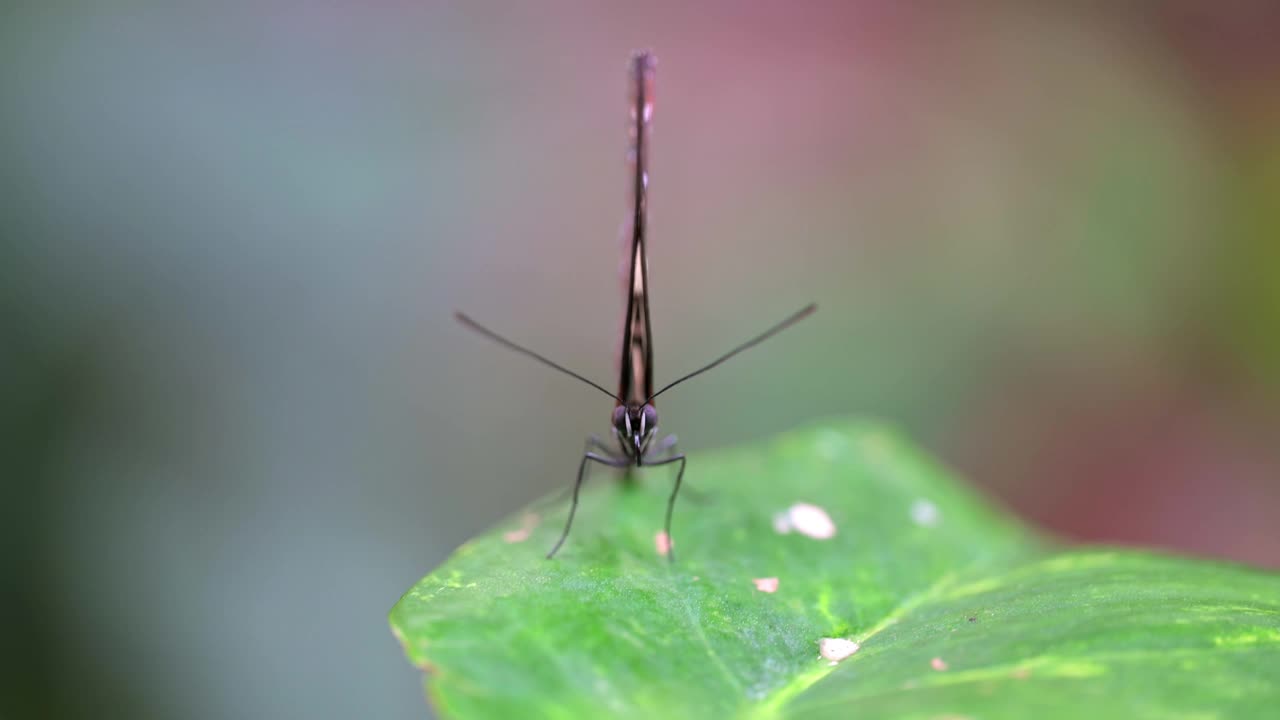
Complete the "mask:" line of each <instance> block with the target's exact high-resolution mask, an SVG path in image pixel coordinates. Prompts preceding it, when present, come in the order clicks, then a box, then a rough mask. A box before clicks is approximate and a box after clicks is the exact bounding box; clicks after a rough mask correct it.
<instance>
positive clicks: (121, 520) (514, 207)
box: [0, 0, 1280, 718]
mask: <svg viewBox="0 0 1280 720" xmlns="http://www.w3.org/2000/svg"><path fill="white" fill-rule="evenodd" d="M1116 5H1117V6H1119V5H1122V6H1123V9H1120V8H1116V9H1105V8H1104V7H1103V5H1102V4H1099V5H1098V6H1097V7H1095V8H1094V9H1092V10H1084V9H1082V8H1083V7H1084V5H1083V4H1076V5H1074V7H1073V9H1067V8H1066V7H1065V6H1059V5H1058V4H1053V3H1026V2H1007V3H1003V2H992V3H971V4H968V5H967V6H966V7H964V8H963V9H962V8H960V7H959V5H955V6H954V7H952V9H940V8H941V7H942V5H941V4H938V6H936V7H935V9H933V10H922V9H915V10H909V9H906V8H905V7H902V6H901V4H899V3H894V2H889V1H888V0H885V1H884V2H862V3H835V4H830V5H818V4H803V5H801V6H797V4H789V3H767V4H760V5H757V4H750V5H749V4H745V3H719V4H698V5H697V7H691V6H690V4H686V3H678V2H669V3H668V2H646V3H631V4H616V5H612V6H608V7H606V6H604V5H602V4H595V3H582V4H554V5H553V4H546V3H537V4H534V3H529V4H521V5H520V6H518V7H516V6H514V4H512V5H498V4H477V3H469V2H468V3H463V2H458V3H440V2H430V1H428V2H417V3H374V4H358V3H300V2H266V3H231V2H228V3H205V4H191V5H186V4H179V5H175V6H169V5H166V4H161V3H154V2H123V1H122V2H110V3H73V2H45V3H31V4H22V3H18V4H15V3H6V4H5V5H4V8H3V10H0V90H2V94H0V97H2V98H3V114H2V115H0V162H2V165H0V223H2V224H0V232H2V233H3V234H2V235H0V392H2V393H3V395H2V397H0V423H3V425H2V429H0V438H2V441H3V456H2V457H0V474H2V479H3V481H2V482H0V492H2V493H3V496H2V500H3V507H4V511H5V513H4V522H3V529H2V530H0V532H3V537H2V538H0V539H2V540H3V544H2V545H0V548H2V550H0V562H2V563H3V565H2V566H0V578H2V580H0V582H2V583H3V585H4V596H3V600H4V603H5V607H4V609H3V613H4V618H5V623H4V630H3V638H0V646H2V647H3V657H4V663H5V667H3V668H0V678H2V679H0V683H2V684H3V685H2V686H0V698H3V700H2V701H0V702H3V703H4V704H5V705H6V706H7V707H6V706H0V716H3V717H6V718H10V717H12V718H25V717H69V718H73V717H128V718H171V717H181V718H247V717H313V718H349V717H420V716H422V715H423V713H424V712H425V711H424V709H423V703H422V699H421V692H420V684H419V683H420V679H419V673H418V671H417V670H415V669H413V668H411V667H410V666H409V665H408V664H407V663H406V662H404V660H403V658H402V657H401V655H400V651H399V649H398V648H397V646H396V643H395V642H394V640H393V639H392V637H391V635H390V633H389V632H388V631H387V626H386V620H385V613H386V611H387V610H388V609H389V608H390V606H391V605H392V603H394V602H395V600H396V598H397V597H398V596H399V595H400V593H401V592H402V591H404V590H405V589H406V588H408V587H409V585H410V584H411V583H412V582H413V581H414V580H416V579H417V578H418V577H420V576H421V575H423V574H424V573H425V572H426V571H428V570H429V569H430V568H431V567H433V566H434V565H435V564H437V563H438V562H440V561H441V560H442V559H443V558H444V557H445V556H446V555H447V553H448V552H449V551H450V549H451V548H453V547H455V546H456V545H458V544H459V543H460V542H462V541H463V540H465V539H466V538H467V537H469V536H470V535H472V534H474V533H477V532H479V531H481V530H482V529H484V528H486V527H488V526H489V525H491V524H493V523H494V522H495V521H497V520H498V519H500V518H501V517H503V516H504V515H506V514H508V513H510V512H512V511H513V510H515V509H516V508H518V507H520V506H521V505H522V504H523V503H525V502H526V501H529V500H531V499H533V498H535V497H537V496H539V495H542V494H544V493H547V492H549V491H552V490H554V489H556V488H560V487H563V486H564V485H566V484H567V483H568V482H570V480H571V475H572V472H573V471H574V469H575V468H576V463H577V459H578V453H579V451H580V449H581V441H582V437H583V436H584V435H585V434H587V433H589V432H595V431H603V430H604V429H605V428H606V422H607V418H608V413H609V410H610V407H609V402H608V401H607V400H603V399H602V398H601V397H599V396H598V394H597V393H595V392H594V391H591V390H589V389H586V388H583V387H580V386H578V385H577V384H575V383H574V382H573V381H572V380H568V379H565V378H563V377H560V376H557V375H555V374H554V373H551V372H549V371H547V370H546V369H544V368H541V367H538V366H536V365H535V364H533V363H530V362H527V361H524V360H521V359H520V358H518V357H515V356H513V355H511V354H509V353H506V352H504V351H502V350H501V349H499V348H497V347H495V346H493V345H491V344H488V343H486V342H484V341H483V340H481V339H479V338H477V337H474V336H472V335H470V334H468V333H467V332H465V331H464V330H462V329H461V328H459V327H457V326H456V325H455V324H454V323H453V321H452V319H451V317H450V316H451V312H452V311H453V309H454V308H455V307H460V308H465V309H466V310H468V311H469V312H471V313H472V314H473V315H474V316H476V317H477V318H478V319H480V320H482V321H483V322H486V323H488V324H490V325H492V326H493V327H495V328H498V329H501V330H503V331H506V332H508V333H510V334H511V335H513V336H515V337H517V338H519V339H520V340H522V341H524V342H527V343H529V344H531V345H533V346H535V347H537V348H539V349H541V350H542V351H543V352H546V353H548V354H550V355H552V356H553V357H555V358H557V359H559V360H561V361H562V362H564V363H566V364H568V365H569V366H571V367H573V368H577V369H579V370H581V371H583V372H585V373H587V374H588V375H590V376H592V377H595V378H598V379H599V380H600V381H602V382H604V383H607V384H609V383H612V374H613V367H614V358H613V353H614V351H615V348H616V345H617V341H618V340H617V330H618V323H619V318H620V314H621V307H620V305H621V298H620V297H619V284H618V277H617V267H618V264H619V250H620V246H619V242H618V231H619V228H620V227H621V226H622V222H623V217H624V211H625V204H626V201H625V197H626V192H625V183H626V180H625V165H624V160H623V158H624V129H625V117H626V110H625V84H624V67H625V64H626V59H627V57H628V55H629V53H630V51H631V50H632V49H634V48H638V47H652V48H653V49H654V50H655V51H656V53H657V55H658V57H659V70H658V89H657V115H656V128H655V135H654V147H653V155H652V165H653V171H652V178H653V182H652V186H651V209H652V215H651V219H652V236H651V238H652V239H651V246H650V247H651V255H650V265H651V269H652V275H653V291H654V297H653V315H654V320H655V330H656V343H655V344H656V352H657V358H658V368H657V375H658V379H659V381H661V380H662V379H664V378H666V379H670V378H672V377H674V376H675V375H676V374H677V373H679V372H682V371H686V370H688V369H691V368H692V367H695V366H696V365H698V364H699V363H701V362H703V361H705V360H708V359H709V358H711V357H714V356H715V355H716V354H718V353H719V352H721V351H722V350H724V349H726V348H727V347H729V346H730V345H732V344H733V343H735V342H736V341H738V340H741V339H742V338H744V337H746V336H748V335H750V334H751V333H752V332H754V331H756V330H758V329H760V328H762V327H763V326H764V325H765V324H767V323H768V322H770V321H772V320H774V319H777V318H779V317H782V316H783V315H784V314H786V313H787V312H790V311H791V310H793V309H795V308H796V307H799V306H800V305H802V304H803V303H805V302H807V301H809V300H816V301H818V302H819V303H820V305H821V311H820V312H819V313H818V315H816V316H814V318H812V319H811V320H809V321H807V322H806V323H805V324H804V325H802V326H799V327H797V328H795V329H793V330H791V331H789V332H788V333H787V334H786V335H784V336H783V337H782V338H779V339H778V340H775V341H773V342H771V343H769V344H767V345H765V346H762V347H761V348H759V349H758V350H755V351H753V352H752V354H750V355H747V356H743V357H741V358H739V359H736V360H734V362H732V363H730V364H728V365H726V366H725V367H724V368H722V369H720V370H718V371H717V372H715V373H714V374H712V375H709V376H707V377H705V378H701V379H699V381H698V382H697V383H691V384H689V385H688V386H685V387H682V388H681V389H680V391H679V392H673V393H671V394H670V396H666V397H664V398H663V400H664V402H663V404H662V409H663V420H664V429H666V430H669V431H674V432H677V433H679V434H680V436H681V438H682V444H683V445H684V446H685V447H686V449H687V450H689V451H690V452H691V457H692V462H691V464H690V480H691V481H692V482H694V483H696V481H697V457H698V453H699V451H700V450H703V449H706V448H711V447H715V446H720V445H724V444H733V443H744V442H751V441H754V440H757V439H760V438H764V437H767V436H769V435H771V434H773V433H775V432H778V431H781V430H784V429H787V428H791V427H793V426H795V425H797V424H800V423H803V422H807V421H809V420H811V419H814V418H818V417H822V416H830V415H836V414H851V413H852V414H862V415H870V416H876V417H881V418H884V419H886V420H888V421H890V422H892V423H894V424H896V425H897V426H899V427H901V428H902V429H903V430H904V431H905V432H906V433H908V434H909V435H910V436H911V437H913V438H914V439H915V440H917V441H918V442H920V443H922V444H923V445H924V446H925V447H927V448H928V449H929V450H930V451H931V452H933V453H936V454H937V455H939V456H940V457H942V458H943V459H944V460H946V461H947V462H948V463H950V464H951V465H953V466H955V467H956V468H958V469H959V470H960V471H961V472H963V473H964V474H965V475H966V476H968V477H969V478H971V479H972V480H973V481H974V482H975V483H977V484H979V485H980V486H982V487H983V488H985V489H986V490H987V491H988V492H989V493H990V494H991V495H993V496H995V497H997V498H999V499H1000V500H1001V501H1003V502H1004V503H1006V504H1008V505H1010V506H1011V507H1013V508H1015V509H1016V510H1017V511H1018V512H1020V513H1021V514H1022V515H1023V516H1025V517H1027V518H1029V519H1031V520H1033V521H1036V522H1039V523H1041V524H1043V525H1044V526H1046V527H1048V528H1050V529H1052V530H1054V531H1057V532H1060V533H1063V534H1065V535H1066V536H1068V537H1072V538H1079V539H1086V540H1095V541H1119V542H1129V543H1140V544H1144V545H1154V546H1160V547H1165V548H1172V549H1175V550H1178V551H1181V552H1188V553H1194V554H1199V555H1209V556H1216V557H1223V558H1231V559H1236V560H1241V561H1246V562H1251V563H1256V564H1262V565H1267V566H1271V567H1280V533H1277V531H1276V528H1277V527H1280V43H1277V42H1276V38H1277V37H1280V11H1278V10H1277V7H1280V6H1277V5H1276V4H1275V3H1266V2H1256V3H1250V2H1243V3H1241V2H1234V3H1232V2H1228V3H1202V2H1182V1H1179V2H1161V3H1154V2H1153V3H1120V4H1116Z"/></svg>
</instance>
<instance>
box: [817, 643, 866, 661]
mask: <svg viewBox="0 0 1280 720" xmlns="http://www.w3.org/2000/svg"><path fill="white" fill-rule="evenodd" d="M856 652H858V643H856V642H854V641H852V640H849V639H846V638H822V639H821V640H819V641H818V654H819V655H821V656H822V658H823V659H825V660H830V661H831V664H832V665H835V664H836V663H838V662H840V661H841V660H843V659H845V658H847V657H849V656H850V655H852V654H854V653H856Z"/></svg>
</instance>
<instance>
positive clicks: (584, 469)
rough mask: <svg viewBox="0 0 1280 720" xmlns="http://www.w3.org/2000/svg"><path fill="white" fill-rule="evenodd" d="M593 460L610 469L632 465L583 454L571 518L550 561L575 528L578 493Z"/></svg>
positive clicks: (550, 555)
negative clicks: (588, 463)
mask: <svg viewBox="0 0 1280 720" xmlns="http://www.w3.org/2000/svg"><path fill="white" fill-rule="evenodd" d="M587 444H588V445H590V444H591V439H588V440H587ZM591 460H594V461H595V462H598V463H600V464H601V465H608V466H609V467H626V466H627V465H629V464H630V463H626V462H620V461H619V460H617V459H615V458H613V457H609V456H607V455H597V454H595V453H593V452H591V451H590V450H588V451H586V452H584V453H583V454H582V462H581V463H579V464H578V479H577V480H576V481H574V483H573V502H572V503H571V504H570V505H569V518H568V519H567V520H565V523H564V531H563V532H561V533H560V539H559V540H557V541H556V545H555V547H553V548H551V552H549V553H547V559H548V560H550V559H551V558H552V557H554V556H555V554H556V551H558V550H559V549H560V546H561V545H563V544H564V541H565V538H568V537H569V528H571V527H573V515H574V513H576V512H578V491H579V490H581V489H582V483H583V481H585V480H586V479H587V462H588V461H591Z"/></svg>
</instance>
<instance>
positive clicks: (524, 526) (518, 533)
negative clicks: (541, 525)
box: [502, 513, 539, 543]
mask: <svg viewBox="0 0 1280 720" xmlns="http://www.w3.org/2000/svg"><path fill="white" fill-rule="evenodd" d="M538 520H539V518H538V516H537V515H536V514H534V513H525V515H524V517H522V518H520V527H519V528H517V529H515V530H508V531H507V532H504V533H502V539H503V540H505V541H506V542H509V543H521V542H524V541H525V540H528V539H529V533H531V532H533V529H534V528H536V527H538Z"/></svg>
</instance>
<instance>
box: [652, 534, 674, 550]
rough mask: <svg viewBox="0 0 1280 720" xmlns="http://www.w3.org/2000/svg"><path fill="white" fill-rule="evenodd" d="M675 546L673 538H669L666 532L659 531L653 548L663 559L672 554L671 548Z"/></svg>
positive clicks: (654, 538)
mask: <svg viewBox="0 0 1280 720" xmlns="http://www.w3.org/2000/svg"><path fill="white" fill-rule="evenodd" d="M673 544H674V543H672V542H671V538H670V537H668V536H667V533H666V531H665V530H659V531H658V534H657V535H654V536H653V547H654V549H655V550H657V551H658V554H659V555H661V556H663V557H666V556H667V555H669V554H671V546H672V545H673Z"/></svg>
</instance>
